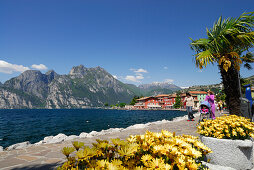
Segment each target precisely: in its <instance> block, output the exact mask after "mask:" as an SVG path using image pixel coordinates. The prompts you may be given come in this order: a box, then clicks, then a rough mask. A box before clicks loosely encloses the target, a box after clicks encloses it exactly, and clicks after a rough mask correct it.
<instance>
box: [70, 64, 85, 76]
mask: <svg viewBox="0 0 254 170" xmlns="http://www.w3.org/2000/svg"><path fill="white" fill-rule="evenodd" d="M86 71H87V68H86V67H85V66H84V65H82V64H81V65H79V66H74V67H72V69H71V71H70V73H69V75H85V74H86Z"/></svg>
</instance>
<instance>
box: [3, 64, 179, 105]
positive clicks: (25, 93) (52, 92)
mask: <svg viewBox="0 0 254 170" xmlns="http://www.w3.org/2000/svg"><path fill="white" fill-rule="evenodd" d="M176 90H180V87H177V86H175V85H173V84H168V83H152V84H145V85H140V86H139V87H137V86H135V85H132V84H124V83H122V82H121V81H119V80H117V79H115V78H114V77H113V76H112V75H111V74H109V73H108V72H107V71H106V70H105V69H103V68H101V67H96V68H86V67H84V66H83V65H80V66H75V67H73V68H72V69H71V71H70V72H69V74H67V75H59V74H57V73H56V72H54V71H53V70H50V71H48V72H47V73H45V74H43V73H41V72H40V71H36V70H27V71H25V72H23V73H22V74H20V75H19V76H18V77H14V78H12V79H10V80H8V81H6V82H5V83H4V84H1V83H0V108H86V107H95V106H103V105H104V104H105V103H109V104H116V103H119V102H125V103H129V102H130V101H131V99H132V98H133V96H135V95H136V96H141V95H144V96H150V95H157V94H162V93H167V94H168V93H172V92H173V91H176Z"/></svg>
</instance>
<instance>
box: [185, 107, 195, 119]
mask: <svg viewBox="0 0 254 170" xmlns="http://www.w3.org/2000/svg"><path fill="white" fill-rule="evenodd" d="M186 111H187V113H188V119H189V120H191V119H193V118H194V116H193V113H192V106H186Z"/></svg>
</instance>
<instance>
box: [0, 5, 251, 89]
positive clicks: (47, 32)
mask: <svg viewBox="0 0 254 170" xmlns="http://www.w3.org/2000/svg"><path fill="white" fill-rule="evenodd" d="M250 11H254V1H253V0H244V1H239V0H238V1H236V0H213V1H205V0H178V1H172V0H75V1H70V0H1V1H0V23H1V26H0V82H2V83H4V82H5V81H6V80H8V79H10V78H12V77H15V76H18V75H19V74H21V73H22V72H23V71H25V70H28V69H36V70H40V71H41V72H42V73H45V72H46V71H48V70H51V69H53V70H55V71H56V72H57V73H58V74H68V73H69V71H70V70H71V68H72V67H73V66H78V65H80V64H82V65H84V66H85V67H88V68H91V67H97V66H100V67H102V68H104V69H105V70H107V71H108V72H109V73H110V74H112V75H113V76H114V77H116V78H117V79H118V80H120V81H122V82H124V83H131V84H135V85H139V84H146V83H152V82H169V83H173V84H175V85H177V86H180V87H189V86H193V85H207V84H216V83H220V82H221V78H220V74H219V70H218V67H217V66H216V65H214V66H213V65H210V66H208V67H207V68H205V69H202V70H200V69H198V68H196V67H195V64H194V56H193V55H194V54H195V53H194V51H192V50H191V49H190V45H189V44H190V42H191V40H190V38H192V39H199V38H203V37H206V27H208V28H210V27H212V25H213V23H214V22H215V21H216V20H217V19H218V18H219V17H220V16H222V17H225V18H228V17H238V16H239V15H241V14H242V13H244V12H250ZM252 66H253V67H254V65H253V64H252ZM252 75H254V71H253V70H251V71H249V70H246V69H244V68H242V69H241V76H242V77H248V76H252Z"/></svg>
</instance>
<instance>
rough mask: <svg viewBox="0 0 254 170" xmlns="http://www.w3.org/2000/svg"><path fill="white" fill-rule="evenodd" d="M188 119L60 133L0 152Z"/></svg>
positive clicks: (185, 117) (180, 119) (12, 146)
mask: <svg viewBox="0 0 254 170" xmlns="http://www.w3.org/2000/svg"><path fill="white" fill-rule="evenodd" d="M194 116H195V117H197V116H199V113H198V112H195V113H194ZM187 117H188V116H187V114H186V115H185V116H179V117H175V118H173V119H172V120H165V119H163V120H159V121H155V122H148V123H143V124H134V125H131V126H128V127H126V128H109V129H106V130H101V131H99V132H97V131H91V132H89V133H86V132H81V133H80V134H79V136H77V135H69V136H67V135H65V134H63V133H59V134H58V135H56V136H46V137H44V139H43V140H41V141H39V142H36V143H33V144H31V143H30V142H29V141H24V142H21V143H16V144H12V145H10V146H8V147H5V148H3V147H2V146H0V152H1V150H2V151H10V150H15V149H22V148H26V147H30V146H39V145H43V144H55V143H62V142H64V141H72V140H74V139H82V138H92V137H98V136H102V135H107V134H112V133H117V132H122V131H128V130H133V129H145V128H148V127H149V126H151V125H161V124H165V123H174V122H178V121H182V120H184V119H187Z"/></svg>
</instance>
